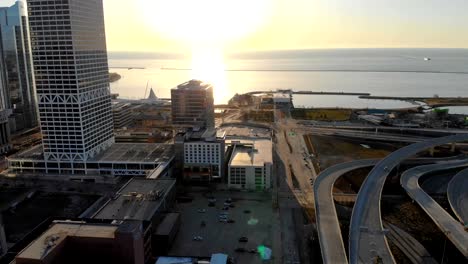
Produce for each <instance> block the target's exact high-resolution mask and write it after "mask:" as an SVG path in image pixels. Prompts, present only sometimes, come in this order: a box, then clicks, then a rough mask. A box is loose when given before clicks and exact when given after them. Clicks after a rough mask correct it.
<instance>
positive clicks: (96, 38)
mask: <svg viewBox="0 0 468 264" xmlns="http://www.w3.org/2000/svg"><path fill="white" fill-rule="evenodd" d="M27 3H28V12H29V22H30V31H31V43H32V50H33V52H32V53H33V61H34V69H35V77H36V89H37V95H38V105H39V116H40V125H41V130H42V135H43V148H44V158H45V160H49V161H86V160H88V159H90V158H92V157H95V156H96V155H97V154H98V153H100V152H101V151H103V150H105V149H107V148H108V147H110V146H111V145H112V144H113V142H114V135H113V121H112V111H111V96H110V88H109V69H108V63H107V48H106V36H105V28H104V14H103V5H102V0H27Z"/></svg>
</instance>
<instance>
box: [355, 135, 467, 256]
mask: <svg viewBox="0 0 468 264" xmlns="http://www.w3.org/2000/svg"><path fill="white" fill-rule="evenodd" d="M461 141H468V135H467V134H460V135H454V136H448V137H441V138H434V139H430V140H427V141H423V142H420V143H415V144H412V145H409V146H407V147H404V148H401V149H399V150H397V151H395V152H393V153H391V154H390V155H388V156H387V157H386V158H385V159H383V160H381V161H380V162H379V163H378V164H377V165H376V166H375V167H374V169H373V170H372V171H371V172H370V173H369V175H368V176H367V178H366V180H365V181H364V183H363V185H362V186H361V189H360V190H359V193H358V196H357V200H356V204H355V205H354V208H353V213H352V216H351V225H350V234H349V262H350V263H352V264H354V263H374V262H380V263H395V259H394V258H393V255H392V253H391V251H390V247H389V245H388V242H387V239H386V237H385V233H386V231H385V230H384V228H383V223H382V217H381V211H380V200H381V196H382V190H383V186H384V184H385V180H386V178H387V176H388V175H389V174H390V172H391V171H392V170H393V169H394V168H395V167H397V166H398V165H399V164H400V163H401V162H402V161H404V160H405V159H408V158H410V157H412V156H414V155H416V154H417V153H419V152H421V151H424V150H426V149H429V148H431V147H435V146H439V145H443V144H448V143H453V142H461ZM467 245H468V243H467Z"/></svg>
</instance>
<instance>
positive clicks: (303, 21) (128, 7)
mask: <svg viewBox="0 0 468 264" xmlns="http://www.w3.org/2000/svg"><path fill="white" fill-rule="evenodd" d="M213 1H214V0H197V1H194V0H104V8H105V18H106V31H107V43H108V49H109V50H110V51H175V52H177V51H179V50H180V49H181V48H187V46H189V45H185V44H186V43H187V41H186V40H184V39H183V38H181V37H180V35H181V34H182V35H183V34H185V33H187V32H191V33H192V34H198V33H199V32H198V31H197V30H194V28H190V26H191V25H192V24H193V20H194V19H195V17H201V16H202V17H205V21H204V22H203V23H201V24H195V26H193V27H200V26H202V27H208V28H209V27H215V26H216V25H222V26H223V27H225V26H226V25H228V26H232V28H233V30H235V25H237V24H242V22H246V23H250V21H251V20H252V21H254V22H253V23H255V26H254V27H252V28H248V30H247V31H248V32H245V33H243V34H237V35H236V36H235V37H232V38H230V39H229V41H224V42H223V46H224V49H228V50H273V49H304V48H359V47H362V48H366V47H447V48H468V14H467V13H466V12H467V10H468V1H466V0H249V1H246V0H244V1H243V0H240V1H239V0H238V1H233V0H216V4H217V5H216V6H214V5H213V4H212V3H213ZM7 2H13V1H11V0H0V3H2V4H3V3H7ZM257 2H258V3H260V4H257V5H256V6H254V7H252V3H257ZM155 3H156V4H155ZM169 3H175V4H169ZM188 3H190V4H188ZM193 3H197V6H195V5H194V4H193ZM219 3H221V4H219ZM168 5H171V6H169V7H168ZM222 5H230V6H229V7H227V8H223V7H222ZM166 8H167V9H166ZM193 14H197V15H193ZM212 14H218V16H216V15H212ZM256 14H258V15H256ZM156 17H159V19H158V18H156ZM254 18H255V19H256V20H254ZM219 20H226V21H223V22H222V23H218V21H219ZM208 21H209V22H208ZM236 21H238V23H237V24H236V23H235V22H236ZM226 23H227V24H226ZM244 24H245V23H244ZM184 25H187V28H185V29H184V28H183V27H184ZM242 26H243V27H245V25H242ZM176 30H179V31H180V32H178V34H179V35H178V36H177V37H174V36H172V35H170V34H168V32H171V31H176ZM184 30H185V31H184ZM242 30H244V31H246V30H245V28H243V29H242ZM193 31H196V32H193ZM200 32H201V33H200V35H203V33H204V34H206V35H208V34H211V35H216V34H218V33H219V32H220V31H219V29H210V30H209V31H203V30H201V31H200ZM213 32H214V33H213ZM247 33H248V34H247ZM191 37H192V38H193V36H191ZM214 39H216V36H215V37H214ZM209 41H210V42H211V41H213V39H209Z"/></svg>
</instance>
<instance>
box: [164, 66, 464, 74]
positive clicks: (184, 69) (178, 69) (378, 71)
mask: <svg viewBox="0 0 468 264" xmlns="http://www.w3.org/2000/svg"><path fill="white" fill-rule="evenodd" d="M161 70H163V71H191V70H192V69H190V68H166V67H162V68H161ZM224 71H226V72H375V73H437V74H468V72H446V71H401V70H400V71H397V70H319V69H305V70H300V69H297V70H286V69H279V70H275V69H265V70H262V69H259V70H253V69H231V70H229V69H228V70H224Z"/></svg>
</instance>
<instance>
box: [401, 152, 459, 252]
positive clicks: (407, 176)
mask: <svg viewBox="0 0 468 264" xmlns="http://www.w3.org/2000/svg"><path fill="white" fill-rule="evenodd" d="M467 166H468V160H466V161H463V162H454V163H448V164H434V165H425V166H419V167H416V168H413V169H410V170H407V171H405V172H404V173H403V174H402V176H401V179H400V183H401V186H402V187H403V188H404V189H405V190H406V192H407V193H408V195H409V196H410V197H411V198H412V199H413V200H415V201H416V202H417V203H418V204H419V206H421V208H422V209H423V210H424V211H425V212H426V213H427V214H428V215H429V217H430V218H431V219H432V220H433V221H434V223H435V224H436V225H437V226H438V227H439V229H440V230H441V231H442V232H444V234H445V235H446V236H447V237H448V239H450V241H452V243H453V244H454V245H455V246H456V247H457V248H458V250H460V252H461V253H462V254H463V255H464V256H465V257H466V258H468V233H467V232H465V230H464V228H463V226H462V225H461V224H460V223H459V222H458V221H457V220H455V219H453V217H452V216H451V215H450V214H449V213H448V212H447V211H445V210H444V208H442V206H440V205H439V204H438V203H437V202H436V201H435V200H434V199H432V197H431V196H429V195H428V194H427V193H426V192H425V191H424V190H423V189H422V188H421V187H420V186H419V178H421V176H424V175H425V174H428V173H434V172H440V171H444V170H449V169H456V168H462V167H467Z"/></svg>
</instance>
